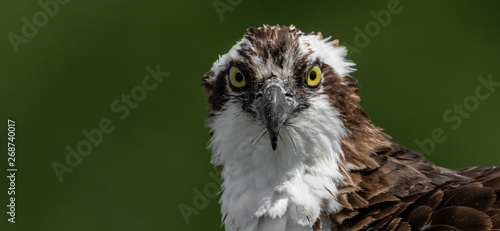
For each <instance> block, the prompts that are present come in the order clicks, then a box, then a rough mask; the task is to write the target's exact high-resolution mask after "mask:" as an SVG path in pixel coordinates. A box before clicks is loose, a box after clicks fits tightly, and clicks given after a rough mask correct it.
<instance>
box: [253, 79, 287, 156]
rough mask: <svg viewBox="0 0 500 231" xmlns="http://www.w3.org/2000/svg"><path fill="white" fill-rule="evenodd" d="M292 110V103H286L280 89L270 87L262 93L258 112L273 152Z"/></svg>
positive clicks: (273, 86) (275, 86) (274, 86)
mask: <svg viewBox="0 0 500 231" xmlns="http://www.w3.org/2000/svg"><path fill="white" fill-rule="evenodd" d="M292 109H293V103H289V102H288V101H287V99H286V96H285V93H284V92H283V90H282V89H281V87H279V86H277V85H271V86H269V87H267V88H266V89H264V91H263V92H262V100H261V101H260V102H259V104H258V111H259V114H260V117H261V119H262V122H264V124H265V125H266V127H267V132H268V133H269V137H270V138H271V146H272V148H273V150H276V146H277V143H278V136H279V133H280V129H281V127H282V126H283V123H285V121H286V120H287V119H288V117H289V115H290V114H291V112H292Z"/></svg>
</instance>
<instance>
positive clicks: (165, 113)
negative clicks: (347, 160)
mask: <svg viewBox="0 0 500 231" xmlns="http://www.w3.org/2000/svg"><path fill="white" fill-rule="evenodd" d="M47 1H48V0H42V2H47ZM61 2H62V0H61ZM214 3H215V4H216V5H217V7H226V8H225V10H226V11H224V12H223V13H220V12H219V13H218V12H217V10H216V9H215V6H214ZM388 3H389V1H376V2H375V1H370V2H363V4H361V3H359V2H347V1H328V2H327V1H310V2H308V3H306V2H305V1H302V2H299V1H296V2H292V1H244V0H243V1H241V0H240V1H236V0H232V1H226V0H218V1H183V2H182V3H181V1H117V0H108V1H96V0H87V1H74V0H73V1H69V2H68V3H67V4H65V5H59V9H58V12H57V13H56V14H55V15H54V17H50V18H49V19H48V22H47V23H46V25H44V26H43V27H40V28H38V32H37V34H36V35H35V36H34V37H33V38H30V39H29V42H28V43H27V44H20V45H19V46H18V48H19V51H18V53H16V52H15V51H14V49H13V47H12V45H11V44H10V42H9V39H8V37H7V35H8V33H9V32H13V33H16V34H18V35H22V31H21V30H22V27H23V24H24V22H23V21H22V18H23V17H26V18H27V19H28V20H30V21H32V17H33V15H34V14H36V13H37V12H38V11H42V10H43V9H42V7H41V6H40V5H39V4H38V2H37V1H20V0H2V1H1V2H0V34H1V35H3V37H2V39H0V63H1V66H0V76H1V78H0V89H1V90H0V96H1V97H0V105H1V109H0V111H1V118H2V120H4V122H3V123H4V125H3V126H2V127H3V131H2V132H0V134H1V137H2V140H4V142H5V143H6V138H7V127H6V123H7V122H6V120H7V118H12V119H15V121H16V124H17V125H16V126H17V136H16V138H17V139H16V140H15V143H16V145H17V159H16V161H17V162H16V164H17V168H18V172H17V179H16V183H17V185H16V202H17V203H16V209H17V210H16V212H17V213H16V224H10V223H8V222H7V218H8V216H7V215H6V204H7V200H8V195H7V188H8V182H7V181H6V180H7V179H6V177H5V176H3V177H0V179H1V180H0V192H1V193H0V207H2V208H4V209H2V211H1V213H2V214H3V215H2V216H0V217H2V220H1V221H0V230H218V229H219V224H220V219H221V215H220V213H219V205H218V203H217V202H218V197H216V198H213V197H210V199H209V200H208V205H206V206H205V205H203V206H201V207H203V208H201V209H196V208H195V205H194V204H193V198H194V197H195V191H196V190H201V191H203V189H204V187H205V186H207V185H213V184H214V180H213V179H212V177H211V176H210V175H209V173H210V172H212V171H213V167H212V166H211V165H210V164H209V160H210V152H209V151H207V150H206V143H207V141H208V140H209V135H208V129H207V128H205V127H204V120H205V118H206V116H207V108H208V105H207V104H206V99H205V96H204V95H203V93H202V91H201V88H200V87H201V83H200V79H201V76H202V75H203V74H204V73H205V72H207V71H208V70H209V69H210V67H211V65H212V63H213V62H214V61H215V60H216V59H217V57H218V55H219V54H224V53H226V52H227V51H228V50H229V49H230V47H231V46H232V45H233V44H234V43H235V42H236V41H237V40H239V39H240V38H241V37H242V35H243V33H244V32H245V30H246V28H248V27H250V26H261V25H262V24H271V25H275V24H284V25H289V24H294V25H296V26H297V27H298V28H299V29H301V30H302V31H304V32H310V31H321V32H322V33H323V34H324V35H325V36H333V37H334V38H339V39H340V41H341V43H342V42H344V43H347V44H349V45H351V46H357V45H358V46H357V48H361V49H359V50H358V51H357V53H352V54H351V55H350V56H349V58H351V59H353V60H354V61H355V62H356V63H357V69H358V71H356V72H355V73H353V76H354V77H355V78H357V79H359V84H360V86H361V97H362V99H363V101H362V106H363V108H364V109H365V111H366V112H367V113H368V114H369V115H370V116H371V118H372V119H373V121H374V123H375V124H376V125H378V126H380V127H382V128H384V129H385V131H386V132H387V133H388V134H390V135H391V136H392V137H393V140H394V141H396V142H398V143H400V144H402V145H403V146H405V147H407V148H410V149H414V150H416V149H420V148H419V147H418V146H417V144H416V143H415V140H416V139H418V140H423V139H427V138H431V137H432V136H431V133H432V131H433V130H434V129H436V128H442V129H443V130H444V132H445V133H446V135H447V140H446V141H445V142H443V143H441V144H437V145H436V146H435V151H434V152H433V153H431V155H427V157H428V158H429V159H430V160H432V161H433V162H435V163H437V164H439V165H442V166H445V167H448V168H453V169H456V168H462V167H466V166H490V165H500V151H499V149H500V121H499V118H500V108H499V106H500V87H497V89H496V90H497V91H496V92H493V93H491V94H490V97H489V98H488V99H486V100H482V101H480V102H479V106H478V107H477V109H475V110H474V111H473V112H471V113H470V117H468V118H464V119H463V120H462V124H461V126H459V127H458V128H457V129H456V130H453V129H452V128H451V125H453V123H449V122H446V121H444V120H443V113H444V112H445V111H447V110H448V109H452V108H453V105H454V104H463V102H464V99H466V98H467V97H469V98H470V96H473V95H474V94H475V89H476V87H477V86H478V85H479V84H480V82H479V80H478V79H477V78H478V76H480V75H482V76H485V77H486V76H488V75H489V74H491V75H492V76H493V79H494V80H496V81H497V82H500V67H499V61H500V46H499V45H498V42H499V39H498V38H499V37H500V30H499V29H500V28H499V24H498V22H499V21H500V16H499V14H498V12H499V10H500V8H499V6H500V3H499V2H495V1H481V2H480V3H479V2H476V4H473V3H471V2H469V3H465V2H459V1H401V2H400V6H399V7H398V9H401V12H399V13H397V14H392V16H391V20H390V22H388V24H387V25H386V26H385V27H384V26H380V24H379V26H380V31H378V32H377V31H376V26H375V24H373V23H374V22H376V21H375V18H374V16H373V15H372V14H371V13H370V12H371V11H374V12H381V10H387V9H388V6H387V4H388ZM231 4H233V5H231ZM222 10H224V9H222ZM221 16H222V17H221ZM42 19H43V18H40V19H38V20H42ZM370 23H371V24H370ZM367 25H369V27H370V26H372V28H371V29H372V30H375V32H377V33H372V35H373V36H372V37H370V42H369V43H367V44H361V43H359V41H358V42H356V40H355V38H356V34H357V32H356V28H359V29H360V30H362V31H365V26H367ZM372 32H373V31H372ZM356 44H357V45H356ZM361 46H363V47H361ZM352 50H353V49H351V51H352ZM157 64H159V65H160V70H161V71H164V72H169V73H170V75H169V76H168V77H166V78H165V79H164V81H163V82H162V83H161V84H159V86H158V87H157V88H156V89H154V90H151V91H149V92H147V96H146V98H145V99H144V101H142V102H140V103H138V106H137V108H135V109H131V110H130V114H129V116H128V117H126V118H125V119H124V120H120V119H119V118H118V116H119V115H121V114H120V113H118V114H117V113H114V112H112V111H111V110H110V105H111V103H112V102H113V101H114V100H116V99H120V95H121V94H130V92H131V90H132V89H133V88H134V87H135V86H137V85H140V84H141V83H142V79H143V77H144V76H145V75H146V74H147V71H146V70H145V67H146V66H151V67H153V68H154V67H155V66H156V65H157ZM103 118H109V119H111V120H112V121H113V125H115V130H114V131H113V132H111V133H110V134H105V135H104V139H103V142H102V143H101V144H100V145H99V146H98V147H94V149H93V151H92V153H91V154H90V155H89V156H87V157H84V158H83V161H82V163H81V164H80V165H79V166H77V167H75V168H74V170H73V172H72V173H67V174H64V175H63V177H64V178H63V179H64V181H63V182H62V183H59V181H58V179H57V177H56V175H55V173H54V171H53V169H52V167H51V163H52V162H53V161H58V162H61V163H64V162H65V157H66V153H67V151H66V150H65V147H66V146H67V145H69V146H71V147H73V148H75V146H76V145H77V143H78V142H80V141H81V140H84V139H85V137H84V136H83V134H82V132H81V131H82V130H83V129H86V130H91V129H94V128H98V126H99V125H98V124H99V121H100V120H101V119H103ZM2 146H3V147H4V148H6V144H4V145H2ZM0 161H1V162H2V163H3V164H2V166H4V169H5V170H0V172H4V174H5V175H7V172H6V169H7V155H6V154H4V155H2V159H1V160H0ZM202 202H203V201H198V203H202ZM180 204H184V205H186V206H190V207H193V208H194V209H196V212H197V214H193V215H191V216H190V217H189V221H190V222H189V224H186V222H185V220H184V219H183V217H182V215H181V212H180V211H179V207H178V206H179V205H180ZM198 206H199V207H200V205H198Z"/></svg>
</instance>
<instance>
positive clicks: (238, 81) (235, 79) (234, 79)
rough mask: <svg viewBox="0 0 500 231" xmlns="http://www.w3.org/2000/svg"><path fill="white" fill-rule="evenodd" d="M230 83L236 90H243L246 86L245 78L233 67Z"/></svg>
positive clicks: (230, 73)
mask: <svg viewBox="0 0 500 231" xmlns="http://www.w3.org/2000/svg"><path fill="white" fill-rule="evenodd" d="M229 81H230V82H231V84H232V85H233V86H234V87H236V88H242V87H244V86H245V85H246V81H245V76H244V75H243V73H242V72H241V71H240V69H238V68H237V67H231V71H229Z"/></svg>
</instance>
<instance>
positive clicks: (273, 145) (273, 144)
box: [271, 141, 278, 151]
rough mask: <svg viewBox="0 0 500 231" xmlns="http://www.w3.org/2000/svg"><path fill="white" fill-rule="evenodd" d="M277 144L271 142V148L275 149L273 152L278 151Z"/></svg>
mask: <svg viewBox="0 0 500 231" xmlns="http://www.w3.org/2000/svg"><path fill="white" fill-rule="evenodd" d="M277 145H278V144H277V142H275V141H274V142H271V147H272V148H273V151H276V146H277Z"/></svg>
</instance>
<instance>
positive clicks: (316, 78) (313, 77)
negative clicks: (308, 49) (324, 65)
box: [306, 65, 321, 87]
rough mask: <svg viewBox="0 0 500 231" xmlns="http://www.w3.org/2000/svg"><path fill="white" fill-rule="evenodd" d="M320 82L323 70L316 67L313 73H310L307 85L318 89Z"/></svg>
mask: <svg viewBox="0 0 500 231" xmlns="http://www.w3.org/2000/svg"><path fill="white" fill-rule="evenodd" d="M320 80H321V70H320V69H319V66H318V65H315V66H314V67H313V68H312V69H311V71H309V74H308V75H307V80H306V83H307V85H309V86H310V87H316V86H318V85H319V82H320Z"/></svg>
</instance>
